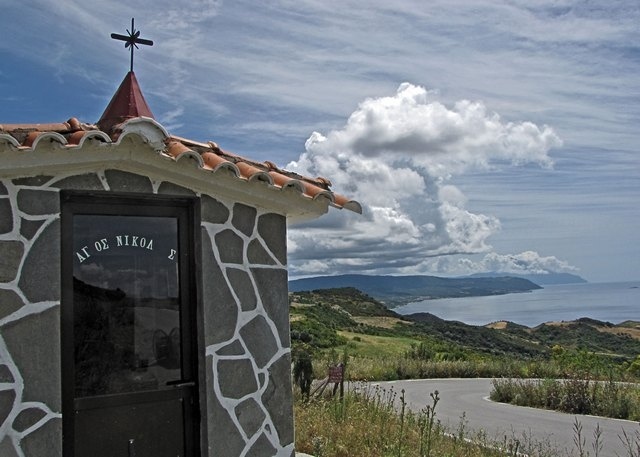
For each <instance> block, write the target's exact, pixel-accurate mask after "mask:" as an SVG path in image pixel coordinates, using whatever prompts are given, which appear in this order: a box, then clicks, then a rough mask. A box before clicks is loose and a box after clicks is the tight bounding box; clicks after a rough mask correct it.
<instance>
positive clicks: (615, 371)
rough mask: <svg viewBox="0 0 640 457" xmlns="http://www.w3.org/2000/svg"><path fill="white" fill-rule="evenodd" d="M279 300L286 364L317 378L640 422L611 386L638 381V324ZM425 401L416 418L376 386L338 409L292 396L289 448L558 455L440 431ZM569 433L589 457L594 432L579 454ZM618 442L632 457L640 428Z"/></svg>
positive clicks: (634, 399) (356, 298)
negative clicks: (332, 369)
mask: <svg viewBox="0 0 640 457" xmlns="http://www.w3.org/2000/svg"><path fill="white" fill-rule="evenodd" d="M290 301H291V337H292V352H293V359H294V366H295V367H298V368H300V367H304V366H308V365H307V364H308V362H309V361H310V360H312V361H313V371H314V377H315V378H316V379H322V378H324V377H325V376H326V375H327V367H328V366H329V365H332V364H335V363H336V362H339V361H341V362H344V363H346V364H347V369H346V376H347V379H349V380H352V381H353V380H395V379H409V378H436V377H439V378H446V377H491V378H497V379H496V381H494V389H493V392H492V393H491V396H492V398H493V399H494V400H497V401H508V402H513V403H516V404H520V405H527V406H536V407H544V408H553V409H561V410H564V411H567V412H571V413H589V414H600V415H606V416H611V417H619V418H629V419H632V420H636V421H637V420H640V393H639V391H638V388H637V387H635V386H631V385H628V384H624V383H620V382H619V381H625V380H627V381H636V380H637V379H638V377H639V376H640V324H639V323H637V322H625V323H623V324H620V325H613V324H610V323H606V322H599V321H594V320H590V319H580V320H578V321H575V322H562V323H554V324H545V325H541V326H538V327H536V328H528V327H524V326H520V325H515V324H513V323H509V322H496V323H494V324H492V325H488V326H486V327H478V326H471V325H466V324H463V323H460V322H451V321H445V320H442V319H439V318H437V317H436V316H433V315H431V314H427V313H423V314H418V315H413V316H400V315H398V314H396V313H394V312H393V311H391V310H389V309H387V308H386V307H385V306H384V305H383V304H381V303H380V302H378V301H376V300H375V299H373V298H372V297H370V296H368V295H366V294H363V293H362V292H360V291H358V290H356V289H353V288H345V289H330V290H317V291H312V292H296V293H292V294H291V296H290ZM338 354H341V356H338ZM298 371H300V370H298ZM501 378H520V379H501ZM523 378H539V379H541V380H537V381H536V380H525V379H523ZM561 379H565V380H564V381H563V380H561ZM431 399H432V404H431V405H429V406H427V407H426V408H425V409H423V410H422V411H420V412H417V413H416V412H412V411H409V410H408V409H407V408H406V404H405V402H404V398H403V394H402V393H400V394H397V393H393V392H385V391H382V390H379V389H378V388H375V387H374V388H370V389H366V388H363V387H361V388H359V389H356V390H354V391H349V392H347V393H346V395H345V396H344V398H343V399H342V400H340V399H338V398H337V397H336V398H317V397H316V396H313V395H312V396H311V397H307V396H306V395H305V396H304V400H303V399H302V395H300V396H299V398H298V399H297V400H296V406H295V413H296V450H298V451H301V452H307V453H310V454H312V455H314V456H316V457H323V456H324V457H329V456H331V457H339V456H353V457H358V456H367V457H369V456H374V457H375V456H405V457H410V456H421V457H422V456H442V457H448V456H451V457H453V456H469V457H476V456H488V457H493V456H499V455H500V456H503V455H509V456H516V455H522V454H525V455H529V456H531V457H547V456H549V457H550V456H558V455H563V454H560V453H559V452H558V451H557V450H556V449H552V448H551V447H550V446H549V445H548V443H536V442H533V441H532V440H531V439H530V437H526V436H517V437H516V436H513V437H504V439H503V440H502V441H500V442H492V441H490V440H489V439H488V438H487V436H484V435H479V436H468V433H467V432H466V431H465V418H464V415H463V417H461V419H460V424H459V426H458V428H457V429H456V430H446V429H444V428H443V427H442V425H441V424H440V422H439V421H438V419H437V413H436V406H437V403H438V400H439V397H438V393H437V392H434V393H433V394H432V396H431ZM574 434H575V440H574V442H575V445H576V449H575V451H577V455H579V456H581V457H582V456H586V455H589V452H587V451H586V449H587V448H588V449H593V450H594V452H595V457H597V456H598V451H597V449H599V448H600V447H601V437H600V435H599V434H598V433H596V434H594V436H593V438H592V440H591V441H592V442H591V443H590V444H591V445H590V446H588V445H587V442H586V439H587V438H586V437H584V436H582V428H581V425H580V423H579V422H578V421H576V423H575V425H574ZM621 439H622V440H623V442H625V443H626V448H628V453H627V455H628V457H640V431H636V432H635V434H626V433H624V432H623V436H622V437H621ZM567 455H575V454H574V453H573V452H571V453H569V454H567Z"/></svg>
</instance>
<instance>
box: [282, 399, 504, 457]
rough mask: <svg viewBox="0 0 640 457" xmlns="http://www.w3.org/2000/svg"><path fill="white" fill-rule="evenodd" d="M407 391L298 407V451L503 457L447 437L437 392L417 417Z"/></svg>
mask: <svg viewBox="0 0 640 457" xmlns="http://www.w3.org/2000/svg"><path fill="white" fill-rule="evenodd" d="M403 397H404V394H403V392H400V393H397V392H394V391H392V390H384V389H381V388H379V387H369V388H361V389H359V390H358V391H348V392H347V393H346V394H345V396H344V399H343V400H339V399H337V398H336V399H332V398H321V399H316V400H314V401H310V402H302V401H301V400H298V401H297V402H296V409H295V414H296V450H297V451H299V452H305V453H308V454H311V455H314V456H316V457H393V456H395V457H401V456H402V457H413V456H415V457H429V456H439V457H448V456H451V457H453V456H456V457H457V456H468V457H476V456H478V457H479V456H487V457H494V456H495V457H497V456H504V453H502V452H499V451H498V450H496V449H492V448H490V447H486V446H483V445H482V444H481V443H476V442H473V440H467V439H465V438H466V437H464V436H460V435H455V436H452V435H447V434H446V432H447V431H446V430H445V429H444V428H443V427H442V426H441V424H440V422H439V421H438V420H437V412H436V406H437V403H438V393H437V392H434V393H432V394H431V399H432V403H431V405H429V406H427V407H426V408H425V409H423V410H422V411H420V412H418V413H413V412H411V411H409V410H408V409H407V408H406V403H405V402H404V398H403Z"/></svg>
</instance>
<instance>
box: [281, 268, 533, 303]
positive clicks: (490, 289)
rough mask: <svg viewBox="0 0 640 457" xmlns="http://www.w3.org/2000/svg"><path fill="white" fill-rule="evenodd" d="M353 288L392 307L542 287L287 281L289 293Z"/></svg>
mask: <svg viewBox="0 0 640 457" xmlns="http://www.w3.org/2000/svg"><path fill="white" fill-rule="evenodd" d="M342 287H353V288H356V289H358V290H361V291H363V292H364V293H365V294H367V295H370V296H371V297H373V298H375V299H376V300H378V301H381V302H384V304H385V305H387V306H388V307H390V308H392V307H395V306H399V305H403V304H407V303H411V302H415V301H420V300H425V299H430V298H449V297H455V298H458V297H474V296H483V295H501V294H508V293H514V292H529V291H531V290H535V289H540V288H541V287H540V286H538V285H537V284H534V283H533V282H531V281H529V280H527V279H523V278H512V277H499V278H494V277H491V278H440V277H437V276H424V275H415V276H385V275H337V276H316V277H312V278H304V279H296V280H292V281H289V290H290V291H291V292H300V291H307V290H320V289H335V288H342Z"/></svg>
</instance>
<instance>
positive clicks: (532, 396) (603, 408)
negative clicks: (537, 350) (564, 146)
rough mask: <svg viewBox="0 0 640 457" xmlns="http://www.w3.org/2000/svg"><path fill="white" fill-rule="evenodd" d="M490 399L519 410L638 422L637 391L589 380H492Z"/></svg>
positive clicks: (631, 386)
mask: <svg viewBox="0 0 640 457" xmlns="http://www.w3.org/2000/svg"><path fill="white" fill-rule="evenodd" d="M490 398H491V399H492V400H494V401H499V402H503V403H511V404H514V405H518V406H530V407H534V408H544V409H552V410H556V411H563V412H566V413H571V414H591V415H594V416H603V417H612V418H616V419H627V420H633V421H638V420H640V387H638V385H637V384H626V383H619V382H614V381H613V380H609V381H593V380H590V379H582V378H574V379H561V380H558V379H543V380H531V379H495V380H494V381H493V389H492V390H491V394H490Z"/></svg>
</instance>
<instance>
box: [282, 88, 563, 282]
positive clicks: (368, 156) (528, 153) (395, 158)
mask: <svg viewBox="0 0 640 457" xmlns="http://www.w3.org/2000/svg"><path fill="white" fill-rule="evenodd" d="M560 145H561V141H560V139H559V138H558V136H557V135H556V134H555V133H554V131H553V130H552V129H551V128H550V127H548V126H543V127H539V126H537V125H535V124H533V123H530V122H519V123H515V122H505V121H503V120H502V119H501V118H500V116H499V115H498V114H496V113H491V112H489V111H488V110H487V108H486V107H485V106H484V104H483V103H482V102H478V101H476V102H471V101H468V100H463V101H460V102H457V103H455V105H454V106H452V107H446V106H445V105H443V104H442V103H440V102H438V101H437V100H435V93H434V92H430V91H428V90H426V89H425V88H423V87H420V86H415V85H412V84H409V83H404V84H402V85H400V87H399V88H398V91H397V93H396V94H395V95H394V96H390V97H381V98H371V99H367V100H365V101H364V102H362V103H361V104H360V106H359V107H358V109H357V110H356V111H355V112H354V113H353V114H352V115H351V116H350V117H349V119H348V120H347V122H346V124H345V126H344V127H343V128H341V129H338V130H334V131H331V132H329V133H328V134H326V135H323V134H320V133H317V132H314V133H313V134H312V135H311V136H310V137H309V139H308V140H307V142H306V144H305V147H306V152H304V153H303V154H302V155H301V156H300V157H299V159H298V160H297V161H294V162H291V163H289V164H288V165H287V168H288V169H290V170H293V171H297V172H300V173H303V174H307V175H311V176H326V177H329V178H330V179H331V181H332V182H333V189H334V190H335V191H336V192H339V193H343V194H347V195H349V196H350V197H352V198H354V199H356V200H358V201H360V202H361V203H362V204H363V208H364V214H363V215H362V216H357V215H353V214H348V213H346V212H343V213H340V214H337V215H336V212H333V213H332V214H330V215H328V216H326V217H325V218H323V219H320V220H319V221H317V222H311V223H308V224H305V225H303V226H299V227H297V228H293V229H292V230H291V231H290V234H289V238H290V242H291V244H290V259H291V267H292V272H293V274H317V273H327V272H331V273H337V272H343V271H354V270H357V271H362V272H372V271H377V272H380V271H387V272H390V273H392V272H398V271H401V270H402V269H404V268H411V267H412V266H415V265H417V264H420V263H421V262H422V261H423V260H424V259H425V258H429V257H434V256H441V255H446V254H465V253H480V252H487V251H488V250H489V249H490V245H489V244H488V238H489V237H490V236H491V235H492V234H493V233H495V232H496V231H498V230H499V229H500V221H499V220H498V219H497V218H495V217H493V216H491V215H485V214H477V213H474V212H472V211H469V210H468V209H467V208H466V206H467V203H468V197H467V196H465V195H464V193H463V192H462V191H461V190H460V189H459V188H458V187H456V186H455V185H454V184H453V183H452V179H453V178H454V177H455V176H459V175H462V174H464V173H465V172H468V171H471V170H476V169H485V168H487V167H491V166H517V165H521V164H525V163H534V164H537V165H540V166H543V167H548V166H551V165H552V161H551V158H550V157H549V155H548V152H549V150H550V149H551V148H553V147H559V146H560ZM310 259H313V260H314V261H313V262H311V261H309V260H310Z"/></svg>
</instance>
